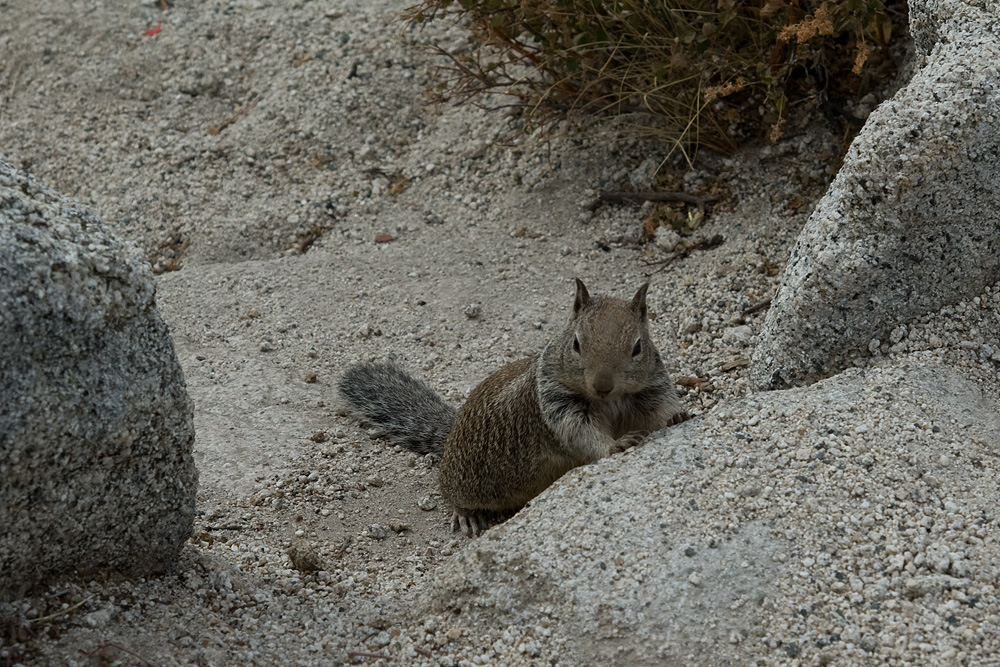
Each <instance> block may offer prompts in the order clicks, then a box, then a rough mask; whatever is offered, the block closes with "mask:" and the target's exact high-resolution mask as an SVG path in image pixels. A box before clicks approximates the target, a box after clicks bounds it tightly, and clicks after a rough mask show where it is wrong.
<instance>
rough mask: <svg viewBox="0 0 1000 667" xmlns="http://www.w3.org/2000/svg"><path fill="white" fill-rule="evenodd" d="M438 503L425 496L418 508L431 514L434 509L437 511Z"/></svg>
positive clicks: (418, 503) (419, 502)
mask: <svg viewBox="0 0 1000 667" xmlns="http://www.w3.org/2000/svg"><path fill="white" fill-rule="evenodd" d="M437 506H438V504H437V501H436V500H434V499H433V498H431V497H430V496H424V497H423V498H421V499H420V500H419V501H418V502H417V507H419V508H420V509H422V510H423V511H425V512H430V511H431V510H433V509H437Z"/></svg>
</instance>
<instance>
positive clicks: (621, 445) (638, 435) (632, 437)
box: [612, 431, 649, 454]
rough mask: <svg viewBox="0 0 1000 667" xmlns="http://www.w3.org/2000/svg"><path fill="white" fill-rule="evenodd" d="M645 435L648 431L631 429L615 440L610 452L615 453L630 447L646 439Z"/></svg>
mask: <svg viewBox="0 0 1000 667" xmlns="http://www.w3.org/2000/svg"><path fill="white" fill-rule="evenodd" d="M647 435H649V431H632V432H631V433H626V434H625V435H623V436H622V437H620V438H618V439H617V440H615V445H614V448H613V449H612V453H614V454H617V453H618V452H624V451H625V450H626V449H632V448H633V447H636V446H638V445H640V444H641V443H642V441H643V440H645V439H646V436H647Z"/></svg>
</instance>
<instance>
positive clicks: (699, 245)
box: [646, 234, 726, 275]
mask: <svg viewBox="0 0 1000 667" xmlns="http://www.w3.org/2000/svg"><path fill="white" fill-rule="evenodd" d="M725 240H726V239H725V238H724V237H723V236H722V234H716V235H715V236H712V237H711V238H707V239H700V240H698V241H695V242H694V243H692V244H691V245H689V246H687V247H684V248H681V249H680V250H675V251H674V254H673V255H670V256H669V257H667V258H666V259H659V260H655V261H651V262H646V266H654V265H659V267H658V268H657V269H656V271H654V272H653V273H659V272H660V271H663V270H664V269H665V268H667V266H669V265H670V263H671V262H673V261H674V260H675V259H680V258H681V257H687V256H688V255H690V254H691V253H692V252H694V251H695V250H711V249H712V248H717V247H718V246H720V245H722V243H723V242H724V241H725ZM647 275H651V274H647Z"/></svg>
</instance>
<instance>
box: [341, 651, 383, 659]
mask: <svg viewBox="0 0 1000 667" xmlns="http://www.w3.org/2000/svg"><path fill="white" fill-rule="evenodd" d="M355 658H380V659H382V660H395V658H394V657H392V656H391V655H385V654H383V653H365V652H364V651H348V652H347V659H348V660H354V659H355Z"/></svg>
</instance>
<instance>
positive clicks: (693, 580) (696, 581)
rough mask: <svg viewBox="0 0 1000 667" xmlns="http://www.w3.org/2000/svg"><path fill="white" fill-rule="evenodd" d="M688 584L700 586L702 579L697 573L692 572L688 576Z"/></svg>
mask: <svg viewBox="0 0 1000 667" xmlns="http://www.w3.org/2000/svg"><path fill="white" fill-rule="evenodd" d="M688 583H689V584H691V585H692V586H700V585H701V577H699V576H698V573H697V572H692V573H691V574H690V575H688Z"/></svg>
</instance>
